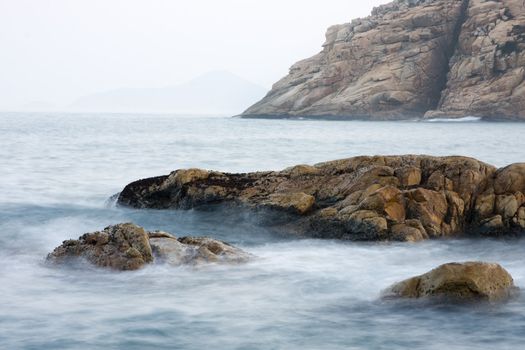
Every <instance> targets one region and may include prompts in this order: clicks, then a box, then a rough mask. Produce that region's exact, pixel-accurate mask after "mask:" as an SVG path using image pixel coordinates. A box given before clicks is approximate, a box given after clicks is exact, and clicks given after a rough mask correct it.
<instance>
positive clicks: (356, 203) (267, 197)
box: [118, 155, 525, 241]
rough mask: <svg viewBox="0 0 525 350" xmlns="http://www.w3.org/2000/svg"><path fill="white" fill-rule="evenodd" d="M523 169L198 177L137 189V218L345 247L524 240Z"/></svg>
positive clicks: (467, 166)
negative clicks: (202, 215) (209, 219)
mask: <svg viewBox="0 0 525 350" xmlns="http://www.w3.org/2000/svg"><path fill="white" fill-rule="evenodd" d="M524 193H525V163H519V164H513V165H510V166H508V167H505V168H502V169H499V170H498V169H496V168H495V167H493V166H491V165H488V164H485V163H483V162H480V161H478V160H475V159H472V158H467V157H431V156H416V155H405V156H374V157H367V156H362V157H355V158H349V159H342V160H336V161H331V162H326V163H320V164H316V165H314V166H309V165H298V166H295V167H292V168H288V169H285V170H283V171H278V172H256V173H246V174H228V173H221V172H216V171H207V170H201V169H189V170H177V171H174V172H172V173H171V174H170V175H166V176H160V177H155V178H150V179H145V180H139V181H136V182H133V183H131V184H129V185H127V186H126V187H125V188H124V190H123V191H122V192H121V193H120V195H119V198H118V203H119V204H120V205H125V206H131V207H135V208H155V209H192V208H204V207H206V208H210V207H217V205H222V206H223V207H225V206H226V207H233V208H246V209H248V210H251V211H252V212H254V213H255V214H257V217H261V218H264V220H263V223H264V224H266V225H269V226H274V227H276V228H278V229H279V230H281V231H285V232H293V233H295V234H298V235H305V236H311V237H319V238H339V239H346V240H399V241H419V240H423V239H428V238H440V237H454V236H460V235H464V234H477V235H488V236H499V235H509V234H514V235H517V234H521V233H522V232H525V195H524Z"/></svg>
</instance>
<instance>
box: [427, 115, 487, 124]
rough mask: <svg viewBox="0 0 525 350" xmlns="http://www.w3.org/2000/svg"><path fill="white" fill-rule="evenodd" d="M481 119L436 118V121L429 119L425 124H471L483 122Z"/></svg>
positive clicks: (471, 117)
mask: <svg viewBox="0 0 525 350" xmlns="http://www.w3.org/2000/svg"><path fill="white" fill-rule="evenodd" d="M481 120H482V118H481V117H473V116H468V117H462V118H434V119H427V120H424V122H428V123H471V122H479V121H481Z"/></svg>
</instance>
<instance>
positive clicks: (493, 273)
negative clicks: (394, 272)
mask: <svg viewBox="0 0 525 350" xmlns="http://www.w3.org/2000/svg"><path fill="white" fill-rule="evenodd" d="M515 290H516V287H515V286H514V280H513V279H512V276H511V275H510V274H509V273H508V272H507V271H506V270H505V269H504V268H503V267H501V266H500V265H498V264H490V263H483V262H466V263H449V264H444V265H441V266H439V267H437V268H435V269H434V270H432V271H430V272H427V273H425V274H423V275H421V276H417V277H413V278H409V279H407V280H404V281H402V282H399V283H396V284H394V285H393V286H391V287H390V288H388V289H387V290H386V291H385V292H384V297H385V298H436V297H437V298H444V299H446V300H450V299H453V300H455V301H481V300H485V301H489V302H496V301H502V300H505V299H508V298H509V297H510V296H511V295H512V293H513V291H515Z"/></svg>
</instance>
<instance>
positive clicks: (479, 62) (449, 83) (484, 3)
mask: <svg viewBox="0 0 525 350" xmlns="http://www.w3.org/2000/svg"><path fill="white" fill-rule="evenodd" d="M524 77H525V2H524V1H523V0H499V1H495V0H397V1H394V2H392V3H389V4H386V5H382V6H379V7H377V8H375V9H374V10H373V12H372V14H371V16H369V17H367V18H363V19H356V20H353V21H352V22H351V23H347V24H342V25H336V26H333V27H330V28H329V29H328V32H327V34H326V42H325V43H324V45H323V50H322V51H321V52H320V53H319V54H317V55H315V56H313V57H311V58H308V59H306V60H303V61H300V62H298V63H296V64H295V65H293V66H292V67H291V69H290V73H289V74H288V76H286V77H284V78H283V79H281V80H280V81H278V82H277V83H275V84H274V86H273V88H272V90H271V91H270V92H269V93H268V94H267V95H266V97H265V98H263V99H262V100H261V101H260V102H258V103H256V104H255V105H253V106H252V107H250V108H249V109H248V110H246V111H245V112H244V113H243V116H245V117H295V116H302V117H325V118H328V117H335V118H356V119H376V120H381V119H407V118H423V117H426V118H434V117H464V116H479V117H483V118H492V119H514V120H525V81H524Z"/></svg>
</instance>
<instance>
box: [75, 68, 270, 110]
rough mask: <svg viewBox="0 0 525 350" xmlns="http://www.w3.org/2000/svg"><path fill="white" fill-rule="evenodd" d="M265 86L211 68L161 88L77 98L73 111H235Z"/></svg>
mask: <svg viewBox="0 0 525 350" xmlns="http://www.w3.org/2000/svg"><path fill="white" fill-rule="evenodd" d="M266 92H267V91H266V89H265V88H263V87H261V86H259V85H257V84H254V83H252V82H249V81H247V80H245V79H242V78H240V77H238V76H236V75H234V74H232V73H229V72H226V71H214V72H210V73H207V74H204V75H202V76H199V77H197V78H195V79H193V80H190V81H188V82H186V83H183V84H180V85H176V86H168V87H163V88H122V89H116V90H110V91H106V92H100V93H96V94H92V95H87V96H83V97H81V98H79V99H78V100H76V101H75V102H74V103H73V104H71V105H70V106H69V107H68V108H67V109H68V110H69V111H74V112H151V113H192V114H197V113H202V114H238V113H240V112H242V111H243V110H244V109H246V107H247V106H249V105H251V104H253V103H254V102H255V101H257V100H259V99H261V98H262V97H263V96H264V95H265V94H266Z"/></svg>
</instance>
